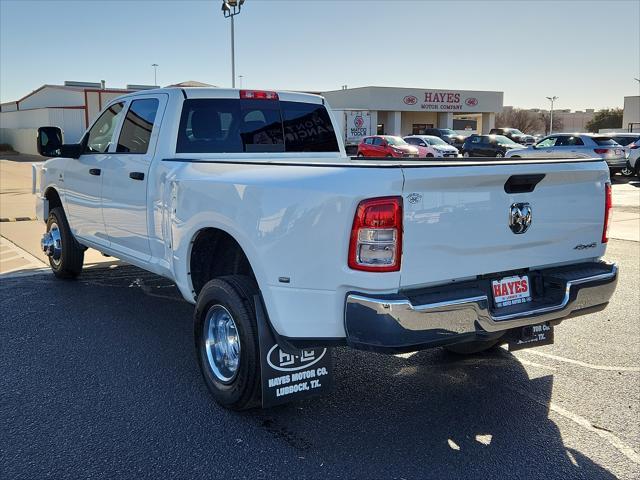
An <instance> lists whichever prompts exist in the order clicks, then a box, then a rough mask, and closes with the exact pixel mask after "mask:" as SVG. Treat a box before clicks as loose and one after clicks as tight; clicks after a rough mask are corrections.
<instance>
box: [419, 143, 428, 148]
mask: <svg viewBox="0 0 640 480" xmlns="http://www.w3.org/2000/svg"><path fill="white" fill-rule="evenodd" d="M418 146H420V147H426V146H427V144H426V143H424V142H420V143H419V144H418Z"/></svg>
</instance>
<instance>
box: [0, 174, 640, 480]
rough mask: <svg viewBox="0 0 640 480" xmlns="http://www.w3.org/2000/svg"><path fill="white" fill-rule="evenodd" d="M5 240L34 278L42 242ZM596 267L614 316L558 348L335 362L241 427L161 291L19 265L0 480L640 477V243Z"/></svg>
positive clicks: (7, 301)
mask: <svg viewBox="0 0 640 480" xmlns="http://www.w3.org/2000/svg"><path fill="white" fill-rule="evenodd" d="M616 183H618V184H620V185H622V187H620V188H616V187H617V186H618V185H614V202H616V201H617V202H618V203H617V210H614V218H615V216H618V221H619V222H628V223H629V222H631V223H630V224H631V225H633V223H632V222H635V221H636V220H634V219H635V218H637V216H638V213H640V212H639V211H638V210H637V208H639V207H636V205H637V198H638V191H639V190H640V189H638V186H637V185H638V184H637V182H635V183H633V182H632V183H629V182H627V181H619V180H618V181H617V182H616ZM616 192H622V193H619V194H616ZM634 195H635V196H634ZM17 204H20V205H22V202H18V203H17ZM618 212H621V213H627V214H629V219H628V220H625V218H626V217H624V216H623V217H620V215H619V213H618ZM2 225H3V226H2V236H3V241H6V242H9V243H10V244H11V245H10V246H12V248H13V249H14V250H15V251H16V252H25V254H29V255H31V256H32V257H33V258H32V259H31V261H33V262H37V261H38V259H39V257H38V254H37V252H36V251H34V250H33V249H34V248H37V247H33V246H32V244H35V243H37V239H36V241H33V240H32V239H30V238H27V237H28V235H27V233H25V232H30V231H31V230H33V229H36V228H38V227H37V226H36V225H35V224H34V225H33V226H31V222H11V224H10V225H11V227H12V228H9V229H7V228H6V227H7V225H9V224H2ZM40 228H41V227H40ZM624 228H626V229H627V230H629V231H630V232H631V234H633V233H634V232H633V230H634V227H633V226H631V227H624ZM16 232H17V233H16ZM621 236H622V234H621V235H620V236H619V237H621ZM9 237H10V238H9ZM619 237H618V238H619ZM3 248H4V247H3ZM2 251H3V252H7V251H8V250H6V249H5V250H2ZM29 252H32V253H29ZM607 259H608V260H609V261H615V262H617V263H618V264H619V266H620V281H619V284H618V290H617V291H616V293H615V296H614V297H613V299H612V302H611V304H610V305H609V307H608V309H606V310H604V311H603V312H600V313H597V314H593V315H588V316H584V317H580V318H577V319H573V320H568V321H566V322H565V323H563V324H562V325H560V326H559V327H557V328H556V333H555V344H554V345H551V346H547V347H540V348H537V349H531V350H524V351H520V352H515V353H509V352H508V351H506V350H504V349H499V350H497V351H494V352H491V353H488V354H484V355H477V356H474V357H469V358H462V357H458V356H455V355H452V354H448V353H446V352H445V351H443V350H441V349H434V350H429V351H424V352H419V353H415V354H406V355H400V356H385V355H378V354H371V353H365V352H358V351H354V350H349V349H346V348H341V349H336V350H335V351H334V357H335V365H336V367H335V373H336V385H335V388H334V391H333V392H332V393H331V394H329V395H327V396H324V397H319V398H314V399H309V400H305V401H302V402H298V403H293V404H289V405H285V406H281V407H276V408H273V409H270V410H266V411H260V410H256V411H249V412H245V413H241V414H237V413H231V412H228V411H226V410H223V409H221V408H219V407H218V406H217V405H216V404H215V403H214V401H213V400H212V398H211V397H210V395H209V393H208V392H207V389H206V387H205V385H204V383H203V382H202V380H201V377H200V373H199V370H198V367H197V362H196V357H195V352H194V346H193V332H192V323H191V322H192V307H191V306H190V305H189V304H187V303H185V302H184V301H183V300H181V298H180V297H179V295H178V293H177V291H176V289H175V287H174V286H173V285H172V284H171V283H170V282H168V281H166V280H163V279H161V278H158V277H156V276H153V275H151V274H148V273H146V272H143V271H142V270H139V269H137V268H134V267H131V266H126V265H122V264H118V263H115V264H114V263H100V264H95V265H93V266H92V267H91V268H88V269H87V270H86V271H85V273H84V274H83V275H82V276H81V277H80V279H79V280H77V281H69V282H67V281H59V280H55V279H54V277H53V276H52V275H51V274H49V273H48V272H46V270H45V271H44V272H41V271H40V269H39V267H38V266H37V263H35V265H36V266H28V265H25V266H23V267H19V268H20V269H19V270H18V271H11V272H8V273H5V274H4V275H0V344H1V346H2V348H0V478H2V479H5V478H7V479H35V478H110V479H117V478H126V479H130V478H196V477H197V478H200V477H202V478H221V477H223V476H224V477H228V478H252V479H253V478H273V477H276V476H277V477H288V478H311V479H315V478H406V479H410V478H469V479H477V478H528V479H529V478H584V479H594V478H597V479H600V478H625V479H633V478H638V477H640V447H639V446H640V421H639V420H638V419H639V418H640V411H639V410H640V401H639V400H640V322H639V318H640V298H639V292H640V264H639V261H640V243H638V242H637V241H630V240H623V239H614V240H611V241H610V245H609V250H608V253H607Z"/></svg>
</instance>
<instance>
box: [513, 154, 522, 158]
mask: <svg viewBox="0 0 640 480" xmlns="http://www.w3.org/2000/svg"><path fill="white" fill-rule="evenodd" d="M511 158H522V157H521V156H520V155H511Z"/></svg>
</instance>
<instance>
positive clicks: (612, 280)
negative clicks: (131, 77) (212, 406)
mask: <svg viewBox="0 0 640 480" xmlns="http://www.w3.org/2000/svg"><path fill="white" fill-rule="evenodd" d="M336 131H337V129H336V123H335V121H334V119H333V118H332V115H331V113H330V110H328V108H327V106H326V105H325V101H324V99H323V98H322V97H320V96H315V95H308V94H302V93H291V92H270V91H253V90H226V89H200V88H198V89H186V88H185V89H180V88H166V89H158V90H151V91H144V92H138V93H134V94H130V95H125V96H122V97H120V98H118V99H116V100H113V101H112V102H110V103H109V104H108V105H106V107H105V108H104V110H103V112H102V113H101V115H100V116H99V117H98V118H97V119H96V120H95V122H94V123H93V124H92V125H91V126H90V128H89V129H88V130H87V132H86V134H85V135H84V136H83V138H82V140H81V142H80V143H79V144H73V145H71V144H64V143H63V140H62V132H61V131H60V129H58V128H57V127H42V128H41V129H40V130H39V135H38V148H39V151H40V153H41V154H42V155H44V156H48V157H55V158H51V159H49V160H48V161H46V162H45V163H43V164H41V167H39V168H37V169H36V170H35V178H34V181H36V180H37V185H38V186H37V187H36V190H37V197H38V202H37V212H38V217H39V218H41V219H43V220H45V221H46V233H45V234H44V236H43V239H42V247H43V250H44V252H46V254H47V255H48V256H49V261H50V264H51V268H52V270H53V273H54V274H55V275H56V276H57V277H60V278H74V277H76V276H78V275H79V274H80V273H81V270H82V264H83V256H84V251H85V249H86V248H88V247H91V248H94V249H96V250H99V251H101V252H103V253H105V254H108V255H110V256H113V257H117V258H120V259H122V260H124V261H125V262H127V263H130V264H133V265H136V266H138V267H140V268H143V269H145V270H148V271H150V272H154V273H156V274H158V275H162V276H164V277H167V278H169V279H171V280H173V281H174V282H175V283H176V285H177V287H178V288H179V290H180V292H181V293H182V295H183V296H184V298H185V299H186V300H187V301H188V302H191V303H193V304H195V305H196V307H195V343H196V348H197V353H198V359H199V362H200V366H201V369H202V372H203V376H204V379H205V381H206V383H207V386H208V387H209V388H210V390H211V392H212V393H213V395H214V396H215V398H216V400H217V401H218V402H219V403H220V404H222V405H224V406H226V407H228V408H233V409H243V408H248V407H251V406H254V405H256V404H257V402H259V401H260V395H261V392H260V382H261V371H260V357H259V356H260V351H259V349H260V347H259V344H258V339H257V336H258V333H257V327H256V324H257V321H258V320H257V319H256V316H257V313H256V312H257V310H261V311H262V308H263V311H264V314H265V316H266V319H267V322H268V325H269V328H270V330H271V332H272V334H273V336H274V337H275V338H276V339H277V342H278V344H279V345H280V347H281V348H282V350H283V351H284V352H289V353H292V354H293V353H296V352H300V351H302V350H304V349H305V348H310V347H326V346H337V345H348V346H350V347H353V348H359V349H365V350H372V351H379V352H389V353H398V352H408V351H415V350H420V349H424V348H429V347H434V346H444V347H446V348H448V349H450V350H453V351H454V352H458V353H476V352H479V351H482V350H485V349H488V348H491V347H492V346H494V345H496V344H499V343H504V342H509V343H510V345H512V346H513V347H514V348H517V347H523V346H533V345H537V344H540V343H541V341H542V340H545V339H548V338H549V337H548V335H546V333H545V332H548V331H549V330H551V331H552V328H553V326H554V325H556V324H557V323H558V322H559V321H561V320H563V319H566V318H568V317H572V316H577V315H581V314H585V313H591V312H594V311H598V310H600V309H602V308H604V307H605V306H606V305H607V303H608V301H609V299H610V297H611V295H612V294H613V291H614V289H615V285H616V282H617V269H616V266H615V265H612V264H607V263H605V262H603V261H602V260H601V257H602V256H603V255H604V253H605V247H606V243H607V224H608V218H609V210H610V208H611V190H610V184H609V171H608V168H607V164H606V163H605V162H604V161H602V160H600V159H594V160H584V159H580V160H577V159H573V160H562V159H556V160H553V159H544V160H523V159H517V160H513V159H501V160H500V161H494V160H493V159H491V160H487V159H478V160H474V159H465V160H464V161H451V160H448V161H446V162H445V161H429V162H425V161H416V160H406V161H403V160H389V159H380V160H377V159H366V161H363V160H356V159H351V158H349V157H347V156H346V155H345V152H344V146H343V144H342V142H341V140H340V139H341V135H337V134H336ZM258 299H259V301H260V305H259V304H258V301H257V300H258ZM254 300H256V301H254ZM258 316H260V315H258ZM574 328H579V324H578V323H576V324H574ZM545 335H546V336H545ZM542 343H544V342H542ZM283 370H284V369H283ZM281 380H282V379H281Z"/></svg>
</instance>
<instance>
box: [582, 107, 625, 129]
mask: <svg viewBox="0 0 640 480" xmlns="http://www.w3.org/2000/svg"><path fill="white" fill-rule="evenodd" d="M585 127H586V129H587V130H589V131H590V132H592V133H598V132H599V131H600V129H601V128H622V109H621V108H605V109H602V110H598V111H597V112H596V114H595V115H594V116H593V119H592V120H590V121H589V122H588V123H587V124H586V125H585Z"/></svg>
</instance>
